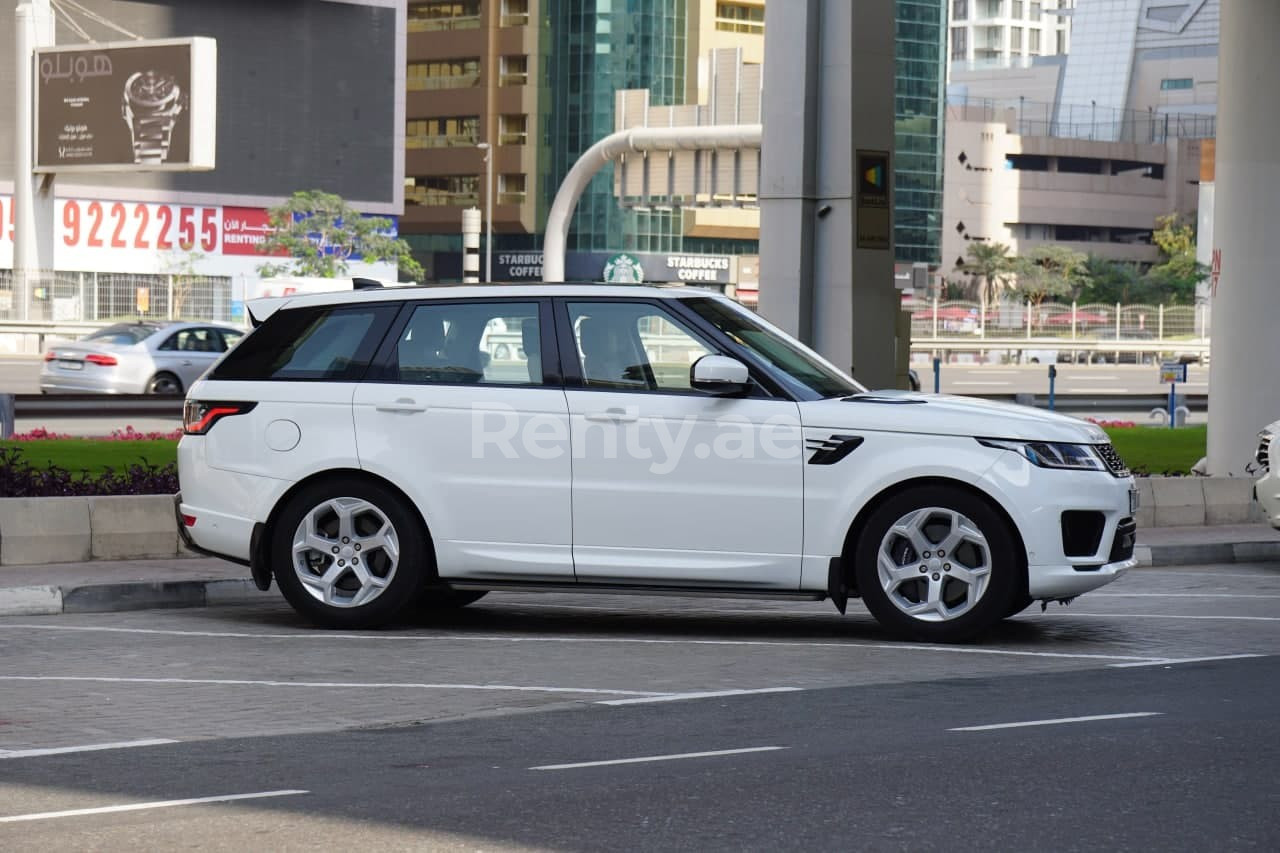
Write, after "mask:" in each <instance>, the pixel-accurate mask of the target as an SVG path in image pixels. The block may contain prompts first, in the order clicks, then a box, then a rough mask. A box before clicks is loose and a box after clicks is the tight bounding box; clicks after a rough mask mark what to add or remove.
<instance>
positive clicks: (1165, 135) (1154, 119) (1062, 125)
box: [947, 95, 1217, 145]
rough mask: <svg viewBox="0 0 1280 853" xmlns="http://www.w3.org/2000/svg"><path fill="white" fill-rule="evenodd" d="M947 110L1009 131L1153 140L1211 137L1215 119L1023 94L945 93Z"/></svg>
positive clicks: (1149, 141) (1056, 135)
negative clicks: (1061, 101) (1045, 99)
mask: <svg viewBox="0 0 1280 853" xmlns="http://www.w3.org/2000/svg"><path fill="white" fill-rule="evenodd" d="M947 110H948V113H949V115H951V116H954V117H955V118H960V119H963V120H965V121H982V122H992V123H994V122H1003V123H1004V124H1005V126H1006V127H1007V128H1008V131H1009V132H1010V133H1016V134H1019V135H1021V136H1054V137H1065V138H1069V139H1098V140H1105V141H1109V142H1134V143H1138V144H1140V145H1141V144H1145V145H1155V144H1157V143H1163V142H1165V141H1167V140H1170V139H1211V138H1213V136H1214V135H1215V134H1216V132H1217V120H1216V118H1215V117H1214V116H1212V115H1203V114H1200V113H1157V112H1155V111H1152V110H1147V111H1140V110H1119V109H1113V108H1109V107H1098V106H1094V105H1092V104H1089V105H1082V104H1050V103H1046V102H1043V101H1028V100H1026V99H1025V98H978V97H965V96H956V95H951V96H948V97H947Z"/></svg>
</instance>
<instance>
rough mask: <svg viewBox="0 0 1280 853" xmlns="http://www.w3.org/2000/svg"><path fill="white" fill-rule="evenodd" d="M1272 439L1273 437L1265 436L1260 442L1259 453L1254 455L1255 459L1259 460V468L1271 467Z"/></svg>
mask: <svg viewBox="0 0 1280 853" xmlns="http://www.w3.org/2000/svg"><path fill="white" fill-rule="evenodd" d="M1271 439H1272V436H1270V435H1264V436H1262V438H1261V439H1260V440H1259V441H1258V452H1257V453H1256V454H1254V457H1253V458H1254V459H1256V460H1258V466H1259V467H1261V468H1267V467H1270V464H1271Z"/></svg>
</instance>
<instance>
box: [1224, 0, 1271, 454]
mask: <svg viewBox="0 0 1280 853" xmlns="http://www.w3.org/2000/svg"><path fill="white" fill-rule="evenodd" d="M1221 21H1222V22H1221V30H1220V32H1221V36H1220V41H1219V49H1218V81H1219V82H1218V139H1217V146H1216V148H1217V165H1216V176H1215V180H1214V213H1213V215H1214V227H1213V239H1214V240H1215V241H1216V243H1217V248H1218V249H1220V250H1221V252H1222V276H1221V278H1220V280H1219V282H1218V290H1217V294H1216V295H1215V296H1213V297H1212V303H1211V304H1212V306H1213V328H1212V332H1211V334H1212V340H1213V351H1212V361H1211V362H1210V366H1209V456H1208V473H1209V474H1212V475H1225V474H1237V475H1238V474H1243V473H1244V470H1245V466H1246V465H1247V464H1248V462H1249V460H1250V458H1251V457H1252V455H1253V451H1254V450H1255V449H1256V447H1257V438H1256V433H1257V431H1258V430H1259V429H1260V428H1261V427H1263V426H1265V425H1267V424H1268V423H1270V422H1271V421H1274V420H1276V419H1277V418H1280V370H1278V369H1277V366H1280V333H1278V332H1277V328H1276V323H1277V318H1280V148H1278V147H1277V146H1276V140H1277V139H1280V113H1277V111H1276V110H1273V109H1267V108H1265V107H1264V106H1263V103H1264V101H1265V99H1264V100H1263V101H1259V97H1260V94H1259V93H1262V92H1274V91H1275V88H1276V86H1277V85H1278V84H1280V52H1277V51H1276V49H1275V35H1276V33H1280V3H1277V2H1275V0H1232V2H1230V3H1223V4H1222V19H1221Z"/></svg>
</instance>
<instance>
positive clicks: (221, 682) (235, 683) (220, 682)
mask: <svg viewBox="0 0 1280 853" xmlns="http://www.w3.org/2000/svg"><path fill="white" fill-rule="evenodd" d="M0 681H92V682H98V683H103V684H194V685H214V686H219V687H313V688H352V687H355V688H360V689H362V690H365V689H370V688H383V689H385V688H400V689H405V690H499V691H514V692H520V693H586V694H591V695H606V696H668V695H670V694H668V693H662V692H659V691H656V690H604V689H596V688H591V687H540V686H531V685H519V684H417V683H412V682H399V681H383V682H378V681H251V680H249V679H238V678H113V677H110V676H105V675H0Z"/></svg>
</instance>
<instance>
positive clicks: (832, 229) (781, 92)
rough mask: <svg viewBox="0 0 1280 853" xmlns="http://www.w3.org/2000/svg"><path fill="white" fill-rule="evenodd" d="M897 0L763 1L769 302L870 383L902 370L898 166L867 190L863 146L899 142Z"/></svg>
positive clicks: (763, 296) (765, 282) (763, 253)
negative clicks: (896, 277)
mask: <svg viewBox="0 0 1280 853" xmlns="http://www.w3.org/2000/svg"><path fill="white" fill-rule="evenodd" d="M894 9H895V4H894V3H888V2H884V0H787V2H785V3H783V2H778V3H769V4H767V5H766V6H765V29H766V31H767V32H768V33H769V46H768V48H767V49H766V50H765V59H764V121H763V124H764V136H763V141H762V146H761V160H762V162H761V174H760V194H759V197H760V313H761V314H762V315H763V316H764V317H766V318H767V319H769V320H771V321H773V322H774V323H777V324H778V325H779V326H781V327H782V328H784V329H785V330H787V331H788V332H790V333H792V334H794V335H797V336H798V337H799V338H800V339H801V340H803V341H805V342H806V343H808V344H810V345H811V346H813V347H814V348H815V349H817V350H818V351H819V352H820V353H822V355H824V356H826V357H827V358H828V359H829V360H831V361H832V362H834V363H835V364H836V365H837V366H839V367H840V368H842V369H845V370H848V369H850V368H852V369H853V371H854V375H855V377H856V378H857V379H858V380H859V381H861V382H862V383H863V384H865V385H868V386H871V387H873V388H874V387H880V388H887V387H892V386H893V382H894V364H895V337H894V332H895V322H896V318H897V315H898V311H899V305H900V296H899V293H898V291H897V290H896V289H895V287H894V284H893V258H894V254H893V210H892V206H891V205H890V201H891V191H892V184H893V166H892V158H891V157H889V158H888V159H887V161H886V162H884V163H883V170H882V173H881V174H880V180H881V181H882V182H883V184H882V186H883V190H884V196H883V198H881V197H879V195H880V194H879V193H877V192H875V191H872V192H865V190H866V189H868V187H865V186H864V187H863V189H864V192H863V193H861V194H860V193H859V178H860V177H863V175H861V173H863V172H868V171H870V167H871V166H872V165H873V164H874V161H873V160H864V161H863V168H860V167H859V162H858V157H857V152H858V151H859V150H862V151H864V152H889V153H891V152H892V151H893V135H894V72H895V66H894ZM870 189H872V190H874V189H875V188H870ZM860 195H861V198H860ZM882 205H883V206H882Z"/></svg>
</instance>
